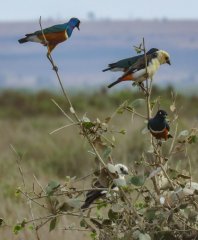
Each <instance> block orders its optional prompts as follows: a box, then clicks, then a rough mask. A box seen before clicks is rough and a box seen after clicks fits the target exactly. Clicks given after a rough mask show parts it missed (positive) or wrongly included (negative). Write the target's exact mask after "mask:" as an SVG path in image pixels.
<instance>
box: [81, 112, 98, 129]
mask: <svg viewBox="0 0 198 240" xmlns="http://www.w3.org/2000/svg"><path fill="white" fill-rule="evenodd" d="M82 125H83V127H85V128H87V129H90V128H92V127H94V126H95V124H94V123H92V122H91V120H90V119H89V118H88V117H87V116H86V115H84V116H83V118H82Z"/></svg>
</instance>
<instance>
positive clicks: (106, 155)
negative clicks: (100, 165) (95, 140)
mask: <svg viewBox="0 0 198 240" xmlns="http://www.w3.org/2000/svg"><path fill="white" fill-rule="evenodd" d="M111 151H112V147H109V146H108V147H106V148H105V150H104V152H103V155H102V156H103V159H104V160H107V158H108V157H109V155H110V154H111Z"/></svg>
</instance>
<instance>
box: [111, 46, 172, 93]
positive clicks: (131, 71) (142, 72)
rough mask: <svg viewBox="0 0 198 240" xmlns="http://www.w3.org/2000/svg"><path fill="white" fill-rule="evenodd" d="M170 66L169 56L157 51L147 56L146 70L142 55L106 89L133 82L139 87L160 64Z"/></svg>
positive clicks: (164, 52)
mask: <svg viewBox="0 0 198 240" xmlns="http://www.w3.org/2000/svg"><path fill="white" fill-rule="evenodd" d="M165 63H167V64H169V65H170V64H171V63H170V56H169V54H168V53H167V52H166V51H163V50H158V51H155V52H153V53H150V54H147V70H146V64H145V57H144V55H143V56H141V57H140V58H138V59H137V61H136V62H135V63H134V64H132V65H131V67H130V68H128V70H127V71H126V72H125V73H124V74H123V75H122V76H121V77H119V78H118V79H117V80H116V81H115V82H113V83H111V84H110V85H109V86H108V88H111V87H113V86H114V85H116V84H118V83H120V82H123V81H134V82H136V83H137V84H139V85H140V86H141V84H142V82H143V81H145V80H146V79H148V78H150V79H151V78H152V77H153V75H154V74H155V73H156V71H157V70H158V69H159V67H160V65H162V64H165Z"/></svg>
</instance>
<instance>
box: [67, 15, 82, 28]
mask: <svg viewBox="0 0 198 240" xmlns="http://www.w3.org/2000/svg"><path fill="white" fill-rule="evenodd" d="M69 23H70V24H71V26H72V27H74V28H75V27H76V28H78V30H80V20H79V19H78V18H71V19H70V20H69Z"/></svg>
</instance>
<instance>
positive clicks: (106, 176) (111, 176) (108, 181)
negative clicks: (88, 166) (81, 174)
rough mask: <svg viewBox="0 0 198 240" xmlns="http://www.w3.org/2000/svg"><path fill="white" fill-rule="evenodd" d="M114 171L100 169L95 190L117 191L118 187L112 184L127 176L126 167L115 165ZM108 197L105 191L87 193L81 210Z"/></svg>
mask: <svg viewBox="0 0 198 240" xmlns="http://www.w3.org/2000/svg"><path fill="white" fill-rule="evenodd" d="M114 169H115V171H114V172H110V171H109V170H108V169H107V168H102V169H101V171H100V175H99V176H98V179H97V181H96V182H95V184H94V187H95V188H109V187H111V189H113V190H115V191H116V190H117V191H118V187H117V186H116V184H115V183H114V180H118V179H122V180H125V175H127V174H128V172H129V171H128V168H127V166H125V165H123V164H116V165H115V166H114ZM107 195H108V191H107V190H97V189H94V188H93V190H91V191H89V192H87V194H86V199H85V202H84V204H83V205H82V206H81V209H86V208H88V207H89V206H90V205H91V204H92V203H93V202H94V201H95V200H96V199H99V198H101V197H105V196H107Z"/></svg>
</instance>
